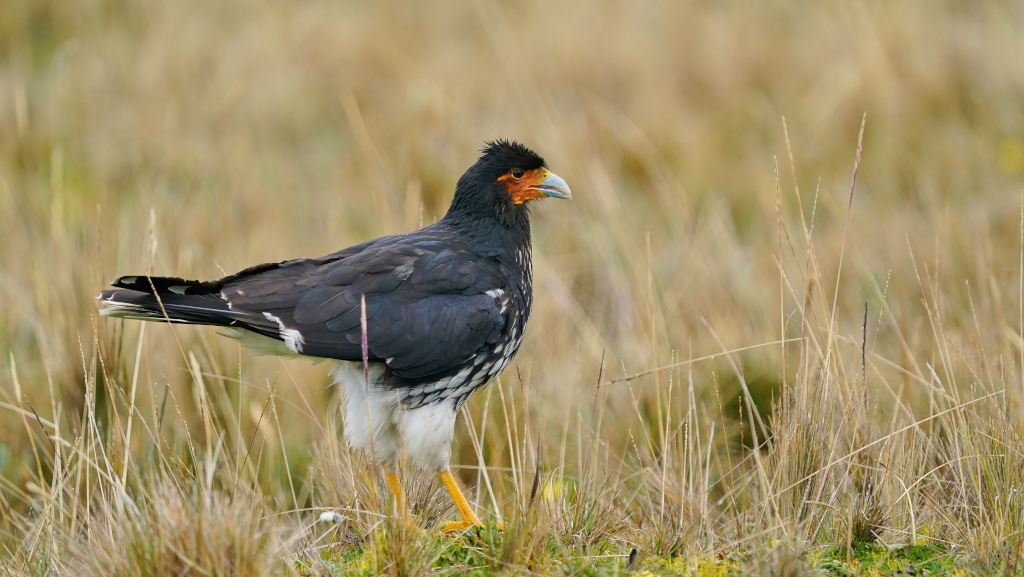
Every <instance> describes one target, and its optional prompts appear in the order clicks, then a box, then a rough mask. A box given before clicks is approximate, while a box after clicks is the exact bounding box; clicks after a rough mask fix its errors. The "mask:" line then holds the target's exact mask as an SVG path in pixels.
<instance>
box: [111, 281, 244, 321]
mask: <svg viewBox="0 0 1024 577" xmlns="http://www.w3.org/2000/svg"><path fill="white" fill-rule="evenodd" d="M110 284H111V286H114V287H117V288H115V289H113V290H106V291H103V292H102V293H100V296H99V297H97V298H99V300H100V302H101V303H102V304H103V308H102V309H100V314H101V315H103V316H110V317H118V318H124V319H136V320H144V321H165V322H172V323H188V324H198V325H216V326H229V325H233V324H237V323H239V322H240V321H241V320H242V319H243V318H245V317H246V316H248V315H246V314H245V313H238V312H235V311H232V310H231V309H230V308H229V307H228V303H227V302H225V301H224V299H222V298H221V296H220V290H219V289H220V287H219V286H218V284H217V283H208V282H200V281H194V280H184V279H180V278H170V277H147V276H125V277H121V278H119V279H117V280H115V281H114V282H112V283H110Z"/></svg>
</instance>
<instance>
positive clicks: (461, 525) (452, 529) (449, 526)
mask: <svg viewBox="0 0 1024 577" xmlns="http://www.w3.org/2000/svg"><path fill="white" fill-rule="evenodd" d="M473 527H479V528H481V529H483V528H484V524H483V523H481V522H480V521H477V522H475V523H474V522H472V521H448V522H447V523H445V524H444V526H443V527H442V528H441V531H443V532H445V533H462V532H464V531H468V530H470V529H472V528H473ZM494 528H495V529H497V530H498V532H500V533H504V532H505V524H504V523H497V524H495V525H494Z"/></svg>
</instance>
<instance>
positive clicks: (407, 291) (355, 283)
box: [97, 139, 572, 531]
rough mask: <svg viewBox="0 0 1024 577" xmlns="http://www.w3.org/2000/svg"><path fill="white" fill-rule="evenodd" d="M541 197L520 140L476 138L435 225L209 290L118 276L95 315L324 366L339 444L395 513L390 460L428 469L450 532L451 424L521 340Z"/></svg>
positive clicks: (565, 189) (459, 527) (548, 190)
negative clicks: (185, 329)
mask: <svg viewBox="0 0 1024 577" xmlns="http://www.w3.org/2000/svg"><path fill="white" fill-rule="evenodd" d="M543 198H559V199H571V198H572V192H571V191H570V189H569V185H568V184H566V182H565V180H563V179H562V178H561V177H559V176H558V175H556V174H554V173H553V172H551V171H550V170H549V169H548V167H547V165H546V164H545V162H544V159H543V158H541V157H540V156H539V155H538V154H537V153H535V152H533V151H532V150H530V149H529V148H527V147H526V146H524V145H523V144H520V143H519V142H516V141H512V140H507V139H498V140H494V141H489V142H486V143H485V145H484V147H483V148H482V150H481V153H480V156H479V158H478V159H477V160H476V162H475V163H474V164H473V165H472V166H470V167H469V169H467V170H466V172H465V173H464V174H463V175H462V176H461V177H460V178H459V180H458V182H457V183H456V185H455V192H454V195H453V198H452V202H451V205H450V206H449V209H448V211H447V213H446V214H445V215H444V217H443V218H441V219H440V220H438V221H437V222H435V223H434V224H431V225H429V226H426V227H424V228H421V229H419V230H415V231H412V232H405V233H400V234H393V235H389V236H382V237H380V238H376V239H373V240H369V241H366V242H363V243H361V244H357V245H354V246H351V247H348V248H345V249H342V250H339V251H337V252H334V253H331V254H328V255H326V256H322V257H319V258H298V259H293V260H286V261H282V262H276V263H268V264H259V265H256V266H252V267H249V268H246V269H244V270H242V271H240V272H238V273H235V274H232V275H229V276H225V277H223V278H221V279H219V280H213V281H198V280H185V279H182V278H174V277H157V276H147V275H128V276H122V277H119V278H118V279H116V280H115V281H113V282H112V283H110V284H111V286H112V287H114V288H113V289H109V290H104V291H103V292H101V293H100V295H99V296H98V297H97V298H98V299H99V300H100V303H101V310H100V314H101V315H103V316H108V317H115V318H122V319H134V320H143V321H157V322H165V323H179V324H192V325H214V326H218V327H221V331H220V333H221V334H222V335H224V336H227V337H229V338H232V339H235V340H237V341H239V342H240V343H241V344H242V345H243V346H244V347H245V348H246V349H247V350H248V351H249V352H250V353H251V354H254V355H277V356H285V357H309V358H312V359H314V360H317V361H319V360H323V359H327V360H331V361H333V362H334V363H335V366H334V367H333V369H332V370H331V375H332V379H333V381H334V382H335V383H337V384H338V385H340V388H341V389H342V394H343V397H344V408H343V411H344V415H345V427H344V428H345V437H346V440H347V442H348V444H349V446H351V447H352V448H354V449H359V450H362V451H364V452H366V453H367V454H369V455H371V456H372V457H373V461H374V463H377V464H380V466H381V467H382V468H383V470H384V474H385V478H386V482H387V485H388V487H389V489H390V491H391V492H392V493H393V495H394V497H395V503H396V504H398V506H401V507H403V508H404V501H405V496H404V493H403V491H402V485H401V480H400V479H399V477H398V467H399V464H400V463H399V462H400V459H401V458H402V457H403V456H407V457H408V460H409V462H410V463H411V464H412V465H413V466H414V467H415V468H417V469H420V470H427V471H434V472H436V473H437V474H438V475H439V476H440V479H441V482H442V483H443V484H444V486H445V487H446V489H447V490H448V492H449V494H450V495H451V498H452V500H453V501H454V503H455V506H456V508H457V509H458V511H459V514H460V516H461V517H462V520H461V521H449V522H447V523H446V524H445V525H444V526H443V529H442V530H444V531H463V530H466V529H469V528H470V527H473V526H480V525H482V522H481V520H480V518H479V517H478V516H477V515H476V513H475V512H474V511H473V508H472V507H471V505H470V504H469V502H468V501H467V499H466V497H465V496H464V495H463V493H462V490H461V489H460V488H459V484H458V482H457V481H456V480H455V478H454V476H453V475H452V473H451V469H450V464H451V463H450V461H451V442H452V438H453V436H454V430H455V421H456V415H457V413H458V411H459V409H460V408H461V407H462V405H463V404H464V403H465V402H466V400H467V399H468V398H469V397H470V395H472V394H473V393H474V392H475V391H477V390H479V389H480V388H482V387H483V386H484V385H486V384H488V383H489V382H491V381H492V380H494V379H495V378H496V377H498V375H500V374H501V372H502V371H503V370H504V369H505V367H506V366H507V365H508V364H509V362H510V361H511V360H512V358H513V357H514V356H515V354H516V352H517V351H518V350H519V346H520V344H521V343H522V340H523V332H524V329H525V328H526V323H527V321H528V320H529V318H530V309H531V307H532V305H533V271H532V245H531V237H530V218H529V217H530V210H531V206H532V205H533V204H534V203H535V201H537V200H539V199H543Z"/></svg>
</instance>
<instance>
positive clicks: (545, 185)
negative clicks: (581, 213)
mask: <svg viewBox="0 0 1024 577" xmlns="http://www.w3.org/2000/svg"><path fill="white" fill-rule="evenodd" d="M546 197H550V198H567V199H568V198H572V192H571V191H570V190H569V185H568V184H566V183H565V181H564V180H562V179H561V177H559V176H558V175H557V174H555V173H553V172H551V171H550V170H548V168H547V167H546V166H545V165H544V159H543V158H541V157H540V156H539V155H537V153H535V152H534V151H532V150H530V149H529V148H527V147H525V146H523V145H522V144H519V143H518V142H515V141H510V140H495V141H493V142H488V143H487V144H486V145H485V146H484V149H483V151H482V153H481V155H480V158H479V159H478V160H477V161H476V163H475V164H473V166H471V167H470V168H469V170H467V171H466V172H465V174H463V175H462V177H461V178H460V179H459V182H458V184H457V185H456V186H455V198H453V199H452V206H451V208H450V209H449V210H448V217H449V218H460V219H461V218H467V217H468V218H470V219H478V218H487V217H491V216H493V217H496V218H497V219H498V220H499V221H501V222H503V223H505V224H511V223H515V222H520V221H522V220H523V219H525V217H526V214H527V204H528V203H529V202H530V201H532V200H536V199H540V198H546Z"/></svg>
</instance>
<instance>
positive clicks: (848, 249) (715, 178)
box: [0, 0, 1024, 575]
mask: <svg viewBox="0 0 1024 577" xmlns="http://www.w3.org/2000/svg"><path fill="white" fill-rule="evenodd" d="M3 13H4V15H3V17H0V231H2V236H0V303H2V306H0V353H2V355H3V368H2V370H0V545H2V547H3V551H4V552H3V553H2V555H3V561H2V562H0V574H10V575H43V574H80V575H93V574H95V575H110V574H114V575H118V574H124V575H129V574H140V573H141V574H151V575H180V574H190V573H191V574H196V575H200V574H217V575H225V574H247V575H248V574H252V575H260V574H303V575H309V574H316V575H321V574H326V575H338V574H371V573H391V574H396V575H397V574H417V573H424V572H427V571H437V572H442V573H457V572H459V571H463V570H475V571H478V572H480V573H492V572H509V573H529V572H536V573H552V572H554V573H576V572H589V573H622V572H625V571H634V570H636V571H651V572H655V573H658V572H665V573H674V572H697V573H705V574H723V573H725V572H727V571H732V572H755V573H763V574H777V575H784V574H800V573H803V572H806V571H810V570H821V571H831V572H833V573H836V572H842V571H847V570H850V571H853V570H856V571H868V570H869V569H866V568H865V567H867V562H866V561H863V560H864V559H867V557H865V556H864V555H865V554H864V553H863V552H864V551H874V553H871V554H872V555H875V557H872V558H873V559H875V561H873V563H876V565H875V566H872V567H871V568H872V569H873V570H877V571H880V572H882V573H884V574H889V573H892V572H893V571H894V570H895V569H898V568H899V566H898V565H894V563H897V561H894V560H892V559H890V557H887V556H885V555H882V556H879V555H880V554H877V552H878V551H889V552H895V553H892V554H893V555H896V553H898V552H900V551H906V552H907V553H906V554H905V555H903V557H904V558H905V559H914V561H913V563H919V564H921V563H924V564H927V563H934V564H938V565H935V566H936V567H940V566H941V567H945V568H947V569H949V570H952V569H951V568H952V567H954V566H955V567H956V570H957V571H961V572H963V571H968V572H976V573H979V574H985V573H992V572H999V573H1020V572H1022V571H1024V496H1022V483H1024V441H1022V437H1024V404H1022V400H1024V384H1022V383H1024V350H1022V344H1024V341H1022V338H1021V335H1022V332H1024V331H1022V328H1024V312H1022V311H1024V305H1022V303H1024V290H1022V285H1024V280H1022V279H1024V276H1022V269H1024V266H1022V265H1024V257H1022V255H1024V249H1022V244H1024V243H1022V240H1024V234H1022V230H1024V227H1022V204H1024V203H1022V200H1024V199H1022V192H1021V188H1022V175H1024V113H1022V109H1021V107H1020V102H1022V101H1024V59H1021V58H1020V56H1019V55H1020V54H1024V35H1021V33H1020V30H1021V29H1022V26H1024V11H1022V7H1021V6H1018V5H1016V4H1010V3H1004V4H1000V3H994V2H992V3H990V2H973V3H966V4H964V3H955V2H948V3H935V2H926V1H924V0H915V1H911V2H902V3H891V2H883V1H868V2H862V3H853V4H850V3H846V4H838V5H827V4H820V5H819V4H798V3H796V2H787V1H783V2H775V3H769V4H763V5H757V6H752V5H740V4H737V3H715V2H679V3H670V2H662V3H655V4H647V5H644V6H634V5H632V4H622V3H612V2H605V1H601V2H564V3H558V4H554V3H544V2H516V3H501V4H498V3H495V2H489V1H481V2H476V3H472V4H465V5H464V4H461V3H445V4H440V5H438V4H432V5H430V6H429V7H427V6H426V5H423V6H420V5H419V4H416V5H412V4H399V3H397V2H374V3H340V2H327V1H319V0H311V1H309V2H284V1H279V0H257V1H255V2H240V1H237V0H227V1H224V2H197V1H193V0H182V1H177V2H154V1H149V0H120V1H110V0H81V1H77V2H70V3H69V2H63V1H59V0H9V1H8V2H6V4H5V6H4V9H3ZM864 111H867V118H868V120H867V128H866V131H865V133H864V139H863V156H862V157H861V162H860V170H859V175H858V177H857V181H856V185H855V186H852V185H851V168H852V166H853V164H854V159H855V157H856V156H857V134H858V128H859V127H860V126H861V121H862V114H863V113H864ZM783 118H785V121H783ZM498 136H503V137H509V138H516V139H519V140H522V141H523V142H525V143H527V144H529V145H530V146H532V147H534V148H535V149H537V150H538V151H540V152H541V153H542V154H544V155H545V157H546V158H547V160H548V163H549V165H550V166H551V167H552V169H553V170H555V171H556V172H558V173H559V174H560V175H561V176H563V177H564V178H565V179H566V180H567V181H568V182H569V183H570V185H571V186H572V188H573V191H574V196H575V198H574V200H573V201H572V202H571V203H549V204H543V205H541V206H540V207H539V208H538V209H537V210H536V215H535V219H534V223H535V226H534V236H535V240H534V243H535V246H534V250H535V287H536V293H537V294H536V297H537V298H536V303H537V304H536V308H535V312H534V317H533V320H532V321H531V325H530V330H529V331H528V334H527V337H526V339H525V341H524V346H523V349H522V350H521V351H520V354H519V356H518V359H517V362H516V365H515V366H514V367H513V368H510V369H509V370H508V371H506V374H505V375H504V376H503V377H502V380H501V382H500V383H498V384H496V385H494V386H492V387H491V388H489V389H488V390H487V391H486V392H484V393H481V394H479V395H477V396H476V397H475V398H474V399H472V400H471V402H470V403H469V404H468V407H467V409H466V410H465V411H464V413H463V415H462V418H461V419H460V424H459V426H458V428H457V438H458V444H457V446H456V447H455V448H454V453H455V454H454V461H455V462H456V463H458V464H459V465H460V468H459V470H458V474H459V476H460V477H461V480H462V481H463V483H464V484H466V485H467V486H468V487H469V488H470V490H469V495H470V498H471V500H472V501H473V502H474V503H476V504H477V505H478V507H479V508H480V510H481V512H482V513H483V514H484V516H485V517H486V518H487V519H489V520H491V521H498V520H502V521H503V522H504V524H505V531H504V533H499V532H497V531H496V530H493V529H487V530H484V531H480V532H476V533H474V534H472V535H467V536H465V537H463V538H459V539H449V538H443V537H439V536H438V535H437V534H436V533H435V532H434V531H433V530H431V529H428V531H427V532H426V533H424V534H421V533H419V532H417V531H415V530H413V529H411V528H410V527H408V526H406V524H405V523H404V522H401V521H400V520H398V519H396V518H395V517H394V516H393V515H392V504H391V501H390V498H389V496H388V493H387V491H386V488H385V485H384V484H383V483H382V482H381V479H379V478H377V477H376V476H374V475H373V472H372V468H371V467H370V465H369V464H368V463H367V462H366V460H365V459H364V458H362V457H361V456H359V455H353V454H350V453H349V451H348V449H347V448H346V447H345V446H344V444H343V443H342V442H340V441H339V438H340V434H341V431H342V428H343V426H344V424H343V423H341V422H340V415H339V413H338V402H339V401H338V399H337V394H336V391H335V390H334V389H333V388H328V387H326V384H327V382H328V378H327V375H326V366H325V365H318V366H313V365H310V364H308V363H302V362H296V361H278V360H272V359H264V358H252V357H249V356H247V355H246V354H245V353H244V352H242V351H240V350H238V348H237V346H235V345H234V344H233V343H232V342H230V341H226V340H225V339H220V338H219V337H216V335H215V334H214V332H213V331H212V330H205V329H195V328H189V327H167V326H158V325H150V326H148V327H147V328H146V329H145V330H144V331H143V329H142V327H141V326H140V325H139V324H138V323H134V324H133V323H124V324H121V323H120V322H113V321H110V320H107V319H99V318H98V317H97V315H96V305H95V301H94V300H93V299H92V297H93V296H94V295H95V294H96V293H97V292H98V291H99V290H100V289H101V288H102V287H103V286H104V284H105V282H106V281H108V280H110V279H111V278H113V277H114V276H116V275H118V274H128V273H132V272H145V271H150V270H151V271H153V272H154V273H155V274H167V273H173V274H180V275H183V276H186V277H190V278H206V277H216V276H219V275H221V274H223V273H227V272H232V271H234V270H237V269H240V268H242V267H244V266H247V265H250V264H253V263H255V262H262V261H274V260H281V259H285V258H290V257H295V256H300V255H308V256H313V255H319V254H326V253H328V252H331V251H333V250H336V249H337V248H340V247H342V246H347V245H349V244H352V243H355V242H358V241H360V240H364V239H366V238H369V237H372V236H376V235H380V234H386V233H392V232H396V231H401V230H408V229H411V228H414V227H417V226H419V225H420V224H421V223H423V222H431V221H433V220H435V219H436V218H438V217H439V216H440V215H441V214H442V213H443V211H444V210H445V208H446V205H447V202H448V200H449V199H450V195H451V191H452V189H453V186H454V182H455V180H456V179H457V177H458V175H459V174H460V173H461V172H462V170H464V169H465V167H466V166H468V165H469V164H470V163H471V162H472V161H473V159H474V157H475V151H476V150H477V149H478V148H479V146H480V145H481V143H482V142H483V141H484V140H485V139H490V138H495V137H498ZM865 311H866V312H865ZM665 367H667V368H665ZM659 368H660V369H659ZM654 369H659V370H654ZM637 374H640V376H636V377H634V378H629V379H627V377H630V376H632V375H637ZM406 483H407V490H408V492H409V497H410V503H411V506H412V509H413V514H414V517H415V519H416V521H417V523H418V524H419V525H420V526H424V527H433V526H435V525H436V524H437V523H438V522H439V521H440V520H441V519H445V518H450V517H451V516H452V514H453V511H452V510H451V507H450V505H449V503H448V500H447V497H446V496H445V495H444V491H443V489H441V488H440V487H439V485H438V483H436V482H435V481H433V480H432V479H429V478H428V477H414V476H411V475H406ZM324 511H335V512H337V513H338V514H339V515H340V517H339V519H340V522H338V523H334V524H326V523H320V522H318V521H317V519H318V518H319V516H320V514H321V513H323V512H324ZM872 547H874V548H875V549H871V548H872ZM900 547H906V548H905V549H904V548H900ZM901 554H902V553H901ZM886 555H888V554H886ZM914 555H918V556H917V557H915V556H914ZM922 555H923V557H921V556H922ZM858 559H860V560H861V561H860V562H859V565H857V567H854V565H855V564H856V563H854V561H856V560H858ZM906 562H907V563H910V562H911V561H906ZM886 563H888V565H886Z"/></svg>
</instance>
